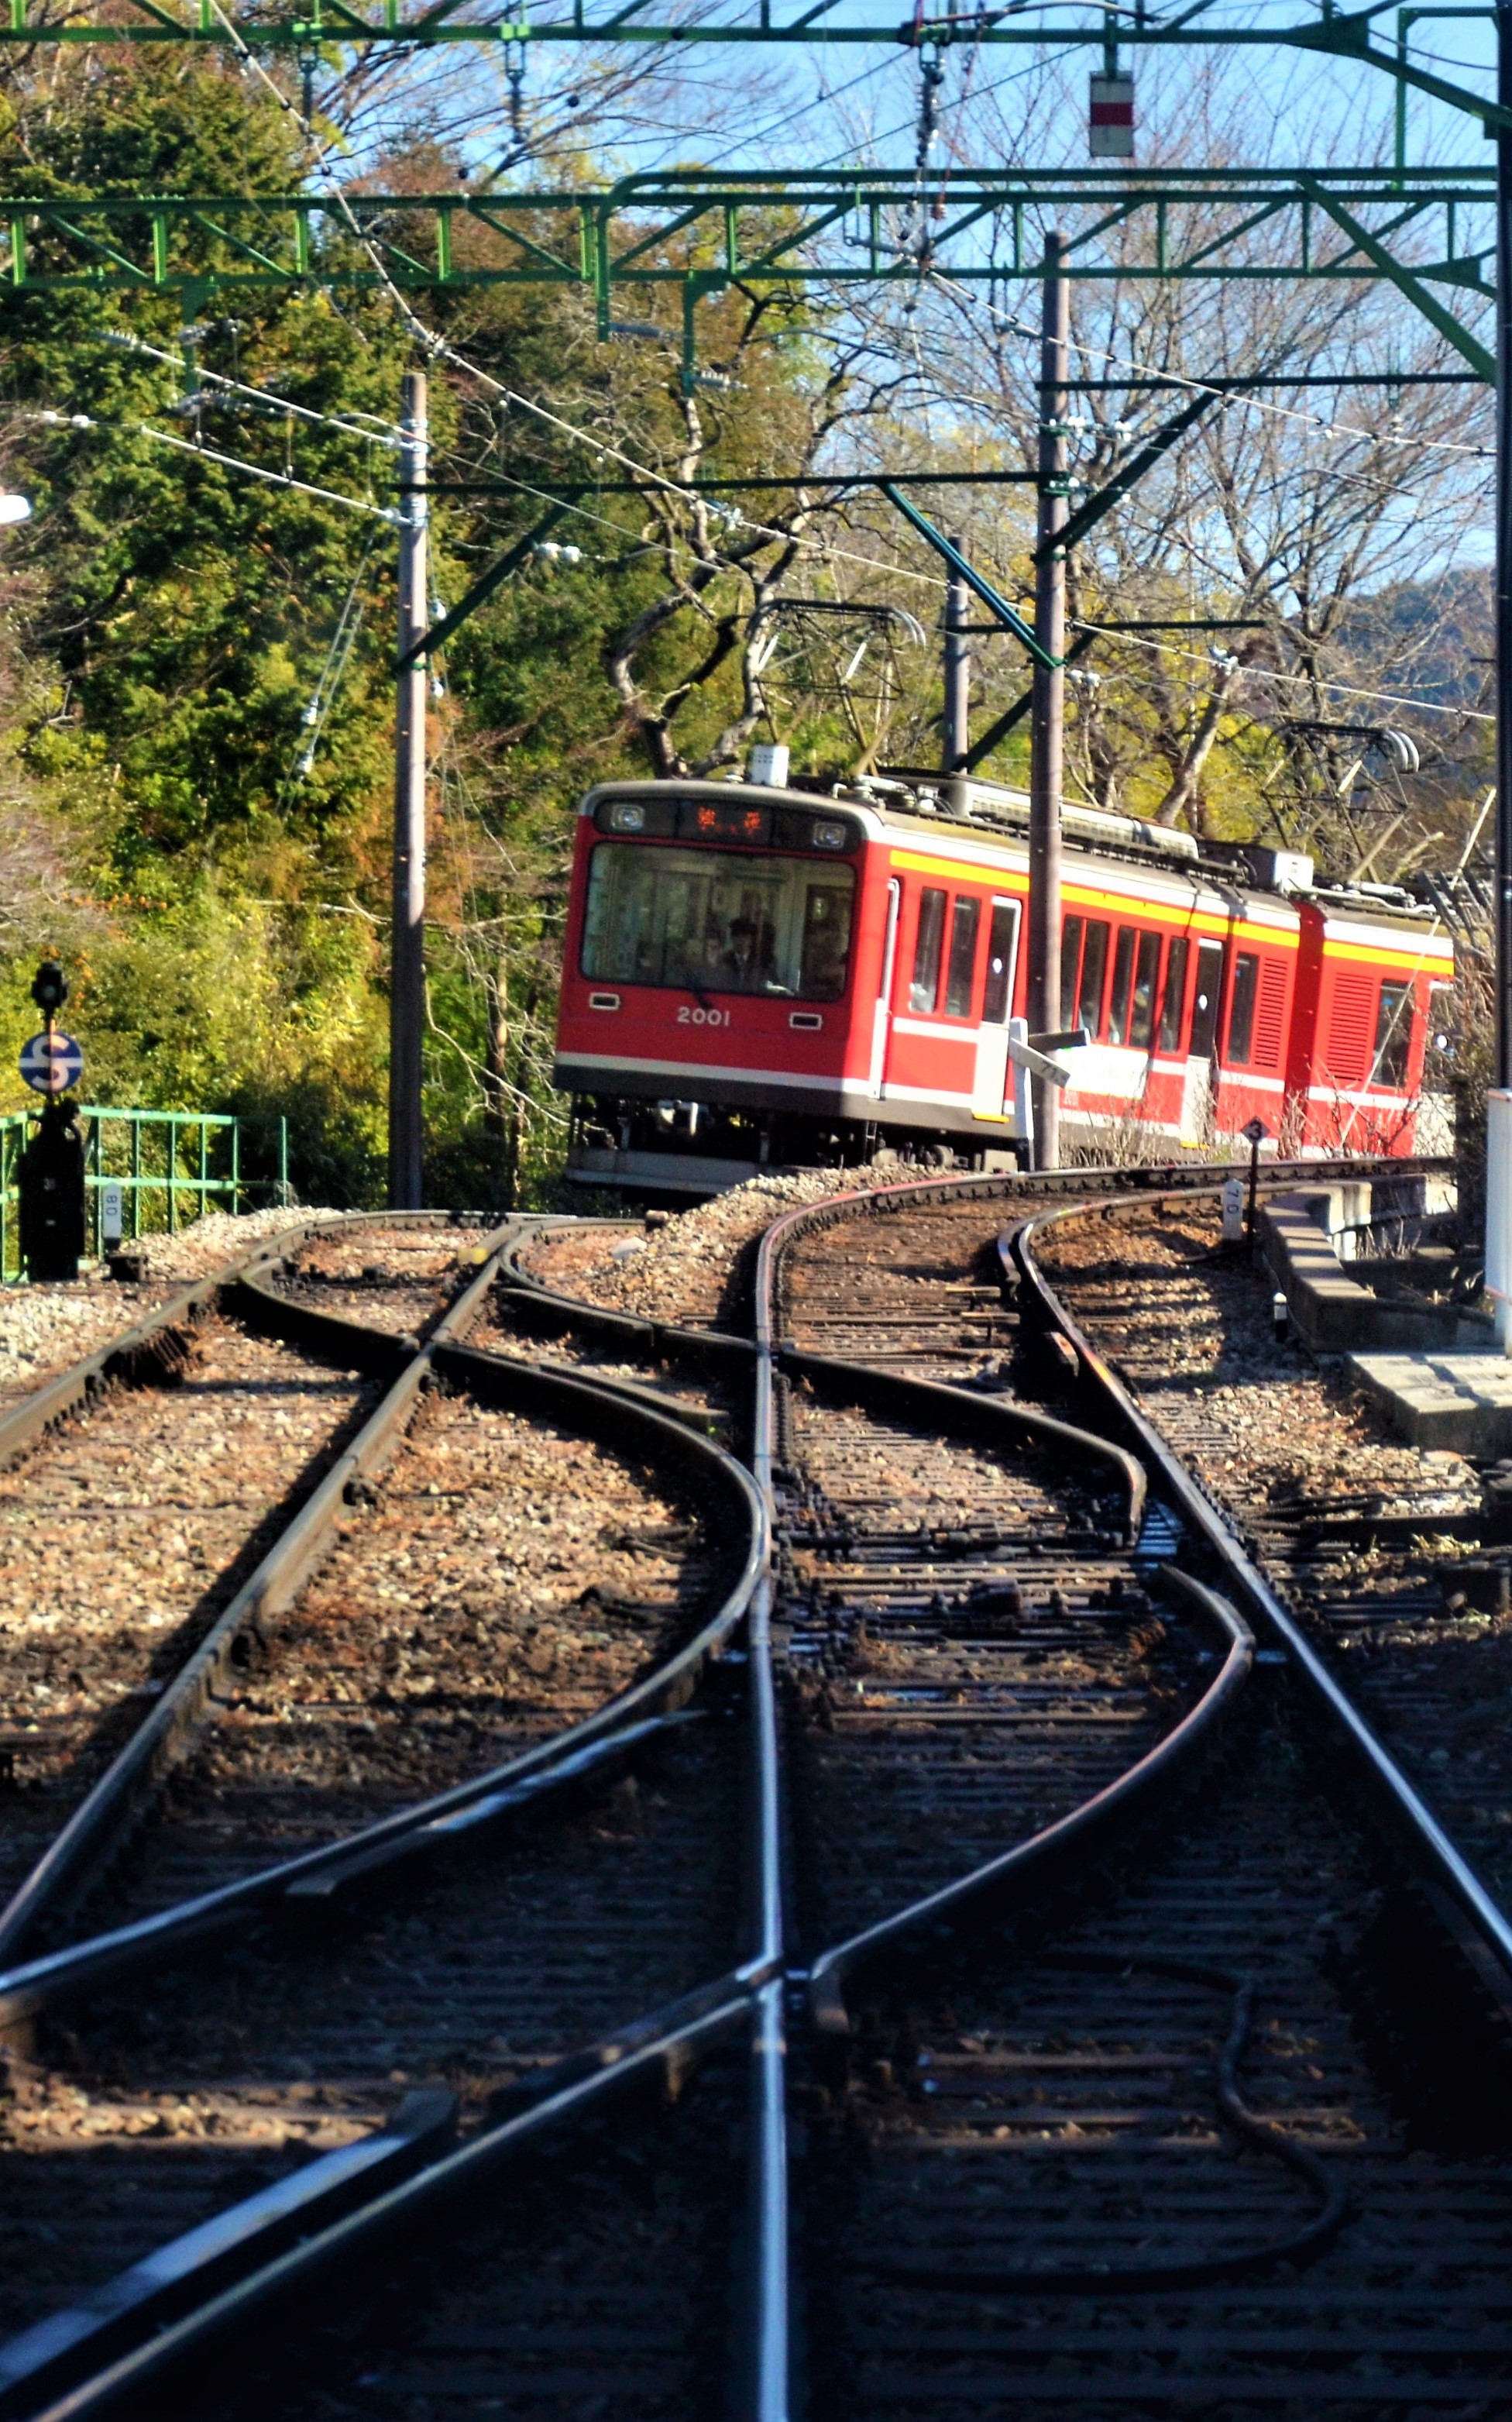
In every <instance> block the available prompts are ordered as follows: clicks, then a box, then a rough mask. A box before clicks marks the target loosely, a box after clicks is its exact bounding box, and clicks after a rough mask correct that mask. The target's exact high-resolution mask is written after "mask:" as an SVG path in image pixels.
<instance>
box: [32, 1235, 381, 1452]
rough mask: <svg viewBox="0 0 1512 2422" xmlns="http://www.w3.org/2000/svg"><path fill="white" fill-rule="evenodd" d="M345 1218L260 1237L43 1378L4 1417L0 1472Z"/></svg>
mask: <svg viewBox="0 0 1512 2422" xmlns="http://www.w3.org/2000/svg"><path fill="white" fill-rule="evenodd" d="M344 1216H345V1215H344V1214H338V1215H337V1217H336V1219H332V1218H330V1217H329V1216H327V1217H324V1218H321V1219H306V1220H305V1221H304V1223H303V1225H293V1224H291V1225H290V1226H289V1227H288V1228H286V1229H281V1230H280V1231H279V1233H278V1234H277V1235H275V1236H272V1237H268V1236H262V1237H259V1238H258V1239H257V1242H256V1243H255V1244H251V1245H249V1246H248V1247H247V1250H246V1251H245V1252H244V1253H242V1254H239V1255H238V1256H237V1257H236V1259H235V1260H233V1261H229V1262H226V1263H225V1264H224V1265H223V1266H222V1267H221V1268H220V1269H218V1270H213V1271H210V1272H209V1273H208V1274H207V1275H206V1276H205V1277H204V1278H202V1279H195V1280H192V1281H191V1282H190V1283H189V1284H188V1285H187V1286H184V1287H180V1288H179V1291H178V1293H177V1294H175V1295H172V1296H170V1297H168V1299H167V1301H166V1302H165V1303H160V1304H159V1305H158V1306H157V1308H156V1310H155V1311H152V1312H148V1313H144V1314H143V1316H142V1318H141V1319H140V1320H137V1321H133V1322H132V1325H131V1327H130V1328H129V1329H122V1330H121V1332H120V1334H119V1335H118V1336H117V1337H112V1338H110V1339H109V1340H108V1341H107V1343H106V1344H105V1345H97V1346H96V1347H95V1349H94V1351H93V1353H92V1354H85V1355H81V1357H80V1359H79V1360H78V1361H77V1362H73V1363H70V1366H69V1368H68V1369H67V1370H66V1371H60V1372H58V1373H57V1375H56V1376H55V1377H54V1378H51V1379H44V1380H43V1381H42V1382H41V1384H40V1385H39V1387H36V1388H34V1389H33V1390H32V1391H31V1392H30V1393H29V1394H28V1395H25V1396H23V1397H22V1398H21V1400H20V1401H19V1403H17V1404H14V1405H12V1406H10V1407H9V1408H8V1410H7V1411H6V1412H4V1413H0V1469H4V1468H6V1467H8V1466H9V1465H10V1464H13V1463H14V1462H15V1461H16V1459H17V1457H18V1456H19V1455H23V1454H24V1453H25V1450H26V1449H27V1447H29V1446H34V1445H35V1444H36V1442H37V1440H38V1439H39V1438H41V1437H43V1436H44V1435H45V1433H46V1432H47V1431H48V1430H50V1429H52V1428H53V1426H54V1425H55V1423H57V1422H61V1421H66V1420H67V1418H68V1416H69V1414H70V1413H72V1412H76V1411H77V1410H78V1408H79V1407H80V1406H81V1405H87V1404H88V1403H90V1402H91V1401H92V1399H93V1398H94V1397H96V1396H97V1395H99V1394H100V1393H101V1391H102V1390H103V1389H105V1388H107V1387H108V1386H109V1385H110V1383H111V1381H112V1380H113V1379H117V1378H124V1377H128V1376H131V1374H132V1371H133V1370H135V1369H138V1368H140V1367H141V1364H142V1362H143V1360H144V1359H145V1358H147V1357H149V1356H150V1353H151V1350H152V1347H153V1345H155V1344H156V1343H157V1341H158V1340H159V1339H160V1338H161V1337H163V1336H164V1332H165V1331H167V1330H169V1329H177V1328H178V1327H179V1324H180V1323H181V1322H183V1321H191V1320H195V1319H197V1317H198V1316H199V1314H200V1313H203V1312H206V1311H208V1310H209V1309H210V1307H211V1306H212V1305H213V1304H214V1303H215V1302H216V1301H217V1300H218V1299H219V1297H220V1295H221V1292H222V1290H223V1289H225V1288H227V1287H230V1286H232V1285H234V1284H235V1282H237V1280H239V1279H240V1278H241V1277H242V1275H243V1274H244V1273H245V1272H246V1271H248V1270H250V1269H252V1268H254V1267H257V1266H260V1265H261V1264H262V1263H264V1262H269V1261H276V1260H278V1258H279V1257H280V1255H282V1254H284V1253H286V1252H287V1251H288V1249H289V1247H290V1245H293V1244H298V1243H300V1242H302V1241H303V1240H304V1238H305V1237H306V1236H311V1235H318V1234H320V1232H321V1231H323V1230H329V1229H331V1228H333V1227H335V1226H336V1225H337V1224H338V1221H339V1219H341V1218H342V1217H344Z"/></svg>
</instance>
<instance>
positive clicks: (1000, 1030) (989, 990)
mask: <svg viewBox="0 0 1512 2422" xmlns="http://www.w3.org/2000/svg"><path fill="white" fill-rule="evenodd" d="M1019 910H1020V904H1019V902H1018V901H1017V900H1003V899H994V901H993V903H992V916H991V921H990V924H989V927H988V934H987V983H986V985H985V987H984V989H983V993H982V1025H981V1031H980V1033H979V1034H978V1036H977V1039H976V1082H975V1085H974V1090H973V1093H972V1116H973V1117H974V1118H977V1119H1000V1118H1001V1117H1002V1116H1003V1102H1004V1096H1005V1093H1006V1092H1007V1086H1008V1012H1009V1010H1010V1009H1011V1007H1012V1006H1013V976H1014V969H1015V968H1016V967H1017V966H1018V961H1019Z"/></svg>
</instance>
